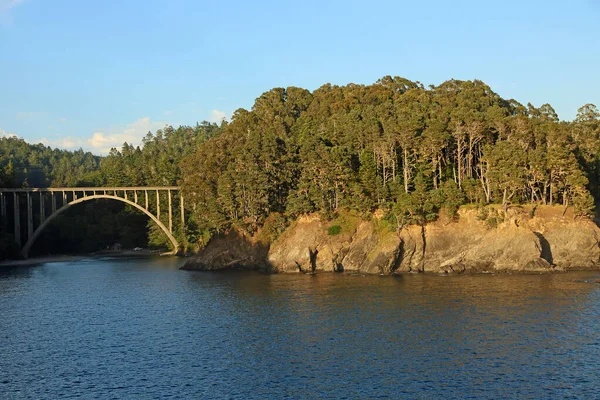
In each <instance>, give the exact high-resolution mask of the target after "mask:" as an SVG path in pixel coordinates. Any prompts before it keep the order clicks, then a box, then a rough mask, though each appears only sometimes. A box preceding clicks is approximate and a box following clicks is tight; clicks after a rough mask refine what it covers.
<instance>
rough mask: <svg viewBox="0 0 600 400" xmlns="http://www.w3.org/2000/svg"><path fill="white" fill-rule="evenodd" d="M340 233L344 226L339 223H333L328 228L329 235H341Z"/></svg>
mask: <svg viewBox="0 0 600 400" xmlns="http://www.w3.org/2000/svg"><path fill="white" fill-rule="evenodd" d="M340 233H342V227H341V226H339V225H332V226H330V227H329V228H327V234H328V235H329V236H335V235H339V234H340Z"/></svg>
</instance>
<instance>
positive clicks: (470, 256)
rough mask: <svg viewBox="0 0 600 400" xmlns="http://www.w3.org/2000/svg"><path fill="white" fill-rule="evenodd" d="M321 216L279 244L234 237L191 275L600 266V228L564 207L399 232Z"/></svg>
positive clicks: (209, 252)
mask: <svg viewBox="0 0 600 400" xmlns="http://www.w3.org/2000/svg"><path fill="white" fill-rule="evenodd" d="M331 225H332V223H331V222H328V221H323V220H322V219H320V218H319V217H318V216H317V215H309V216H303V217H301V218H299V219H298V220H297V221H295V222H294V223H293V224H292V225H291V226H290V227H289V228H288V229H287V230H286V231H285V232H284V233H283V234H282V235H281V236H280V237H279V238H278V239H277V240H276V241H275V242H274V243H272V244H271V245H270V247H268V246H258V245H257V244H256V243H254V242H252V240H251V238H247V237H244V236H243V235H239V234H232V233H230V234H229V235H228V236H225V237H221V238H217V239H215V240H212V241H211V242H210V243H209V245H208V246H207V247H206V248H205V249H204V250H203V251H202V252H201V253H200V254H198V255H197V256H195V257H192V259H191V260H190V262H188V263H187V264H186V267H185V268H187V269H220V268H229V267H237V268H255V269H262V270H267V271H272V272H304V273H312V272H320V271H323V272H334V271H337V272H341V271H344V272H358V273H369V274H391V273H406V272H429V273H464V272H500V271H503V272H546V271H548V272H550V271H557V270H558V271H562V270H571V269H597V268H600V246H599V239H600V229H599V228H598V226H597V225H596V224H595V223H594V222H593V221H591V220H589V219H585V218H574V217H573V215H571V214H570V213H566V214H564V213H563V212H562V209H560V208H559V207H538V208H537V209H536V210H531V209H522V208H512V209H510V210H509V213H508V215H507V216H505V217H504V218H503V220H501V221H500V220H496V219H494V221H493V223H490V221H489V220H488V221H486V220H485V219H484V218H482V217H481V215H480V212H479V211H477V210H475V209H472V208H471V209H469V208H463V209H461V210H459V214H458V216H457V217H456V218H455V219H454V220H447V219H441V220H439V221H436V222H434V223H431V224H428V225H426V226H424V227H420V226H408V227H406V228H404V229H403V230H402V231H401V232H400V233H399V234H397V233H395V232H391V231H390V230H389V229H387V228H384V227H382V225H383V224H381V221H380V220H379V219H378V217H377V216H374V217H373V219H372V220H371V221H363V220H359V219H356V222H355V223H353V224H348V225H347V226H344V227H343V229H341V232H339V233H337V232H335V233H333V234H332V233H331V232H328V228H329V227H330V226H331Z"/></svg>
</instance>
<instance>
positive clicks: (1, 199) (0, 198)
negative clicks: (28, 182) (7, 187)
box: [0, 193, 6, 224]
mask: <svg viewBox="0 0 600 400" xmlns="http://www.w3.org/2000/svg"><path fill="white" fill-rule="evenodd" d="M0 215H2V223H3V224H6V195H5V194H4V193H0Z"/></svg>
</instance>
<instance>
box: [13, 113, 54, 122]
mask: <svg viewBox="0 0 600 400" xmlns="http://www.w3.org/2000/svg"><path fill="white" fill-rule="evenodd" d="M46 115H48V113H47V112H45V111H19V112H18V113H17V119H18V120H20V121H24V120H32V119H37V118H41V117H45V116H46Z"/></svg>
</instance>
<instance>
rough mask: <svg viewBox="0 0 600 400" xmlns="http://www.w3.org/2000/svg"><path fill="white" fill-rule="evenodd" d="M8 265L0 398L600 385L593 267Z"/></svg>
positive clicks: (491, 393) (508, 394) (545, 390)
mask: <svg viewBox="0 0 600 400" xmlns="http://www.w3.org/2000/svg"><path fill="white" fill-rule="evenodd" d="M181 263H182V260H181V259H176V258H166V259H155V260H124V259H104V260H88V261H77V262H69V263H53V264H44V265H40V266H36V267H19V268H3V269H0V397H1V398H3V399H21V398H28V399H58V398H61V399H66V398H75V397H80V398H102V399H105V398H118V399H121V398H137V399H145V398H234V399H237V398H239V399H250V398H257V399H264V398H294V399H296V398H349V399H354V398H399V397H405V398H502V397H504V398H535V399H540V398H565V397H571V398H583V399H591V398H599V397H600V375H599V374H598V373H599V371H600V339H599V337H600V320H599V319H598V317H599V316H600V283H597V282H596V280H598V279H600V273H596V272H587V273H568V274H557V275H515V276H510V275H498V276H494V275H477V276H452V277H442V276H423V275H415V276H402V277H380V276H351V275H337V274H335V275H334V274H322V275H316V276H308V275H261V274H255V273H239V272H228V273H203V272H187V271H179V270H178V269H177V268H178V266H179V265H180V264H181Z"/></svg>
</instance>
